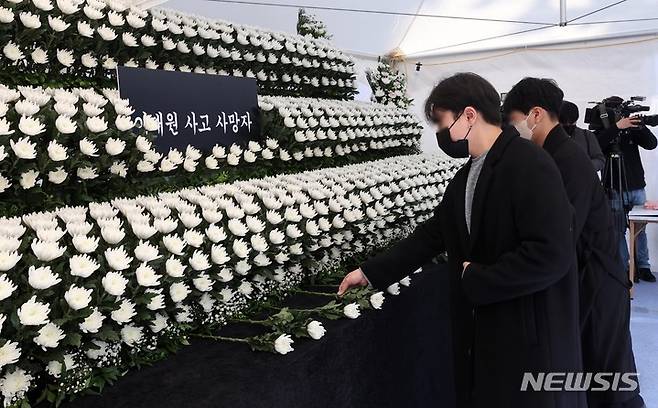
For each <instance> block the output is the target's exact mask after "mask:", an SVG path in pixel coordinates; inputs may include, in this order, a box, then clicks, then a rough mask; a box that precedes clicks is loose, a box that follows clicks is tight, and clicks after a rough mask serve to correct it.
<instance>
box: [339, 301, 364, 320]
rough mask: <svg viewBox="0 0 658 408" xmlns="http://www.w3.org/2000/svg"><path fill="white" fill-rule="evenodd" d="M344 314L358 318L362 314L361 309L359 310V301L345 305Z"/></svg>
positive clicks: (351, 317)
mask: <svg viewBox="0 0 658 408" xmlns="http://www.w3.org/2000/svg"><path fill="white" fill-rule="evenodd" d="M343 314H344V315H345V316H346V317H348V318H350V319H356V318H357V317H359V316H360V315H361V311H360V310H359V305H358V304H357V303H350V304H348V305H345V307H344V308H343Z"/></svg>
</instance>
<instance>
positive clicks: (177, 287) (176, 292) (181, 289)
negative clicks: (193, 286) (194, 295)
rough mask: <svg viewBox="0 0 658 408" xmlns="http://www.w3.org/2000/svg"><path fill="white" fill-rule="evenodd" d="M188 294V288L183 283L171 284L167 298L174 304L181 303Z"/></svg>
mask: <svg viewBox="0 0 658 408" xmlns="http://www.w3.org/2000/svg"><path fill="white" fill-rule="evenodd" d="M189 294H190V288H189V287H187V285H186V284H185V283H183V282H176V283H172V284H171V286H170V287H169V296H170V297H171V300H172V301H173V302H174V303H179V302H182V301H183V300H185V298H186V297H187V295H189Z"/></svg>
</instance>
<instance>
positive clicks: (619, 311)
mask: <svg viewBox="0 0 658 408" xmlns="http://www.w3.org/2000/svg"><path fill="white" fill-rule="evenodd" d="M544 149H545V150H546V151H547V152H548V153H549V154H550V155H551V157H553V160H555V163H556V164H557V166H558V168H559V170H560V173H561V174H562V179H563V181H564V187H565V189H566V191H567V195H568V196H569V200H570V201H571V204H572V205H573V207H574V209H575V211H576V223H575V226H576V234H577V235H578V243H577V255H578V269H579V275H580V322H581V332H582V339H583V343H582V349H583V362H584V369H585V372H593V373H597V372H606V373H610V372H613V373H614V372H622V373H634V372H636V368H635V359H634V357H633V349H632V346H631V335H630V329H629V322H630V296H629V292H628V289H629V288H630V287H631V282H630V281H629V279H628V275H627V274H626V268H623V267H622V264H621V260H620V258H619V251H618V248H619V245H618V242H617V237H618V235H617V231H616V228H615V223H614V220H613V218H612V211H611V210H610V203H609V201H608V199H607V197H606V195H605V192H604V191H603V186H602V185H601V182H600V181H599V178H598V176H597V175H596V173H595V171H594V168H593V167H592V164H591V162H590V161H589V160H588V159H589V157H588V156H587V154H586V153H585V152H584V151H583V150H582V149H581V148H580V147H579V146H578V145H577V144H576V143H574V142H573V139H570V138H569V136H568V135H567V134H566V133H565V132H564V130H563V129H562V127H561V126H559V125H558V126H556V127H555V128H554V129H553V130H552V131H551V132H550V133H549V134H548V136H547V137H546V140H545V141H544ZM638 394H639V392H638V390H635V391H631V392H628V391H627V392H612V391H606V392H601V391H597V392H593V393H591V394H590V396H589V397H590V407H594V406H597V407H598V406H600V405H599V404H604V406H608V405H605V404H611V403H613V402H621V401H628V400H630V399H632V398H635V397H636V395H638Z"/></svg>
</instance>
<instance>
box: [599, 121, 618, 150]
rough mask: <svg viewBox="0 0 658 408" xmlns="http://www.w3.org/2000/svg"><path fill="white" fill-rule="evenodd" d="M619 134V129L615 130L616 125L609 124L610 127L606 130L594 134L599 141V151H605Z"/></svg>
mask: <svg viewBox="0 0 658 408" xmlns="http://www.w3.org/2000/svg"><path fill="white" fill-rule="evenodd" d="M618 134H619V129H618V128H617V124H616V123H614V122H613V123H611V124H610V127H609V128H607V129H603V130H600V131H598V132H596V138H597V139H598V140H599V146H601V150H606V149H607V148H608V145H609V144H610V142H611V141H612V139H614V138H615V137H617V135H618Z"/></svg>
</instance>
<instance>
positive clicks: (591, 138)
mask: <svg viewBox="0 0 658 408" xmlns="http://www.w3.org/2000/svg"><path fill="white" fill-rule="evenodd" d="M583 132H584V133H585V140H586V141H587V150H588V151H587V154H588V155H589V158H590V159H591V160H592V166H594V170H595V171H601V170H603V167H605V156H604V155H603V152H602V151H601V146H600V145H599V141H598V140H596V135H595V134H594V133H593V132H591V131H589V130H586V129H583Z"/></svg>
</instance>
